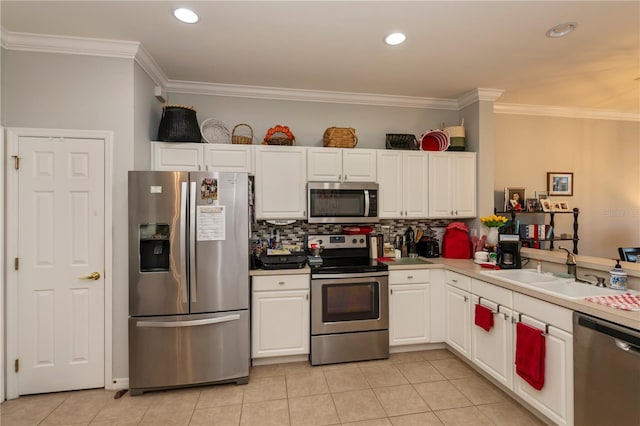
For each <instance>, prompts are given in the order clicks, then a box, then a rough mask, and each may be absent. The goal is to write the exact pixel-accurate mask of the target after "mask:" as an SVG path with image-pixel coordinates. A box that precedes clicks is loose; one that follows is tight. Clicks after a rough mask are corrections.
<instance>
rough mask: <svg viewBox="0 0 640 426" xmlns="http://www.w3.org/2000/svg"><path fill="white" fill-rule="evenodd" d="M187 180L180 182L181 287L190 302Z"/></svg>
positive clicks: (185, 298) (186, 299)
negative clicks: (188, 284) (188, 286)
mask: <svg viewBox="0 0 640 426" xmlns="http://www.w3.org/2000/svg"><path fill="white" fill-rule="evenodd" d="M186 232H187V182H182V183H181V184H180V289H181V290H182V300H183V303H188V302H189V296H188V295H187V234H186Z"/></svg>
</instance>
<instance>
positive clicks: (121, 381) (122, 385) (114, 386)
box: [105, 377, 129, 390]
mask: <svg viewBox="0 0 640 426" xmlns="http://www.w3.org/2000/svg"><path fill="white" fill-rule="evenodd" d="M105 389H109V390H123V389H129V378H128V377H116V378H115V379H113V380H112V381H111V383H110V384H109V386H105Z"/></svg>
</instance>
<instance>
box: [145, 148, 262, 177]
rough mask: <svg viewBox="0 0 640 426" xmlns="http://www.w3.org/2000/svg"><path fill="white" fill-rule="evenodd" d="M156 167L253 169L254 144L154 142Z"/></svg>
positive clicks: (228, 170) (214, 170)
mask: <svg viewBox="0 0 640 426" xmlns="http://www.w3.org/2000/svg"><path fill="white" fill-rule="evenodd" d="M151 168H152V170H166V171H187V172H193V171H208V172H247V173H253V151H252V147H251V145H233V144H206V143H184V142H151Z"/></svg>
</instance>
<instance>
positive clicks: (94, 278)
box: [78, 272, 100, 281]
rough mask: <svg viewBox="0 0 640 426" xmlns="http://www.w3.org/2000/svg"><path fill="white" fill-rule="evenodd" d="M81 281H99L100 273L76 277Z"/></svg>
mask: <svg viewBox="0 0 640 426" xmlns="http://www.w3.org/2000/svg"><path fill="white" fill-rule="evenodd" d="M78 278H79V279H81V280H94V281H95V280H99V279H100V273H99V272H92V273H91V275H87V276H86V277H78Z"/></svg>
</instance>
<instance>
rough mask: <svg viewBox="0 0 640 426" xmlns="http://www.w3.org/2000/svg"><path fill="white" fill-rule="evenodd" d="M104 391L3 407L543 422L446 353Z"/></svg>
mask: <svg viewBox="0 0 640 426" xmlns="http://www.w3.org/2000/svg"><path fill="white" fill-rule="evenodd" d="M114 396H115V392H114V391H106V390H103V389H95V390H86V391H76V392H61V393H52V394H44V395H32V396H23V397H20V398H18V399H15V400H11V401H5V402H4V403H3V404H2V405H0V424H1V425H2V426H14V425H15V426H18V425H88V424H91V425H260V426H262V425H303V426H307V425H308V426H312V425H362V426H377V425H427V426H428V425H443V424H444V425H474V426H475V425H508V426H514V425H542V424H543V423H541V422H540V421H539V420H538V419H536V418H535V417H534V416H533V415H531V414H530V413H529V412H527V411H526V409H524V408H523V407H521V406H520V405H519V404H518V403H517V402H515V401H514V400H512V399H511V398H510V397H509V396H507V395H506V394H505V393H503V392H502V391H501V390H499V389H498V388H496V387H495V386H493V385H492V384H491V383H490V382H488V381H487V380H485V379H484V378H483V377H482V376H480V375H479V374H477V373H476V372H475V371H474V370H473V369H471V368H469V367H468V366H467V365H466V364H465V363H464V362H462V361H460V360H459V359H458V358H456V357H455V356H454V355H453V354H452V353H451V352H449V351H447V350H444V349H442V350H431V351H422V352H410V353H400V354H392V355H391V357H390V358H389V359H387V360H381V361H369V362H357V363H349V364H336V365H327V366H319V367H312V366H311V365H309V364H308V363H292V364H278V365H269V366H259V367H253V368H252V369H251V375H250V381H249V384H247V385H233V384H232V385H216V386H206V387H197V388H189V389H180V390H172V391H158V392H149V393H146V394H144V395H142V396H137V397H131V396H130V395H129V393H126V394H125V395H124V396H123V397H122V398H119V399H114Z"/></svg>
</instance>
